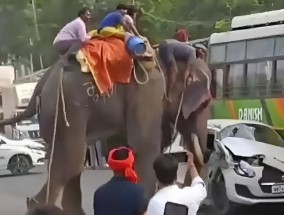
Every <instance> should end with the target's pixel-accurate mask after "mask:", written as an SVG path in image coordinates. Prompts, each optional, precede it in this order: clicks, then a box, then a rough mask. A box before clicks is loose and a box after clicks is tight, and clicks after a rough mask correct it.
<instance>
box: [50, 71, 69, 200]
mask: <svg viewBox="0 0 284 215" xmlns="http://www.w3.org/2000/svg"><path fill="white" fill-rule="evenodd" d="M63 72H64V69H63V67H62V68H61V70H60V72H59V85H58V88H57V98H56V109H55V117H54V127H53V136H52V143H51V153H50V158H49V164H48V175H47V185H46V203H47V204H48V200H49V192H50V178H51V166H52V161H53V156H54V145H55V138H56V131H57V120H58V112H59V99H60V95H61V98H62V105H63V114H64V119H65V123H66V126H68V127H69V126H70V125H69V123H68V121H67V118H66V111H65V102H64V94H63Z"/></svg>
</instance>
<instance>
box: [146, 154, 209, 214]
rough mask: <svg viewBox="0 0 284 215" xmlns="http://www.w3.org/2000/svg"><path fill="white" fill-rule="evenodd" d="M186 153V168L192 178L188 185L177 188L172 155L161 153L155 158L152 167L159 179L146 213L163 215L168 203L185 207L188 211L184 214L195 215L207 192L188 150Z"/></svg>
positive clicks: (174, 163) (175, 165) (176, 166)
mask: <svg viewBox="0 0 284 215" xmlns="http://www.w3.org/2000/svg"><path fill="white" fill-rule="evenodd" d="M187 155H188V160H187V165H188V170H189V172H190V175H191V178H192V179H193V180H192V183H191V186H190V187H184V188H179V187H178V185H177V184H176V183H175V182H176V179H177V170H178V162H177V160H176V159H175V158H174V157H173V156H172V155H170V154H162V155H160V156H159V157H158V158H157V159H156V160H155V162H154V164H153V167H154V170H155V174H156V177H157V179H158V181H159V190H158V192H157V193H156V194H155V195H154V196H153V197H152V199H151V200H150V202H149V205H148V208H147V215H164V214H165V206H166V204H169V203H170V204H171V203H173V204H175V205H181V206H184V207H185V208H186V207H187V210H186V211H188V212H187V214H185V215H196V213H197V211H198V209H199V206H200V203H201V202H202V201H203V200H204V199H205V198H206V196H207V192H206V187H205V183H204V181H203V180H202V179H201V178H200V176H199V174H198V172H197V170H196V167H195V165H194V162H193V155H192V154H191V153H190V152H188V153H187ZM182 215H183V214H182Z"/></svg>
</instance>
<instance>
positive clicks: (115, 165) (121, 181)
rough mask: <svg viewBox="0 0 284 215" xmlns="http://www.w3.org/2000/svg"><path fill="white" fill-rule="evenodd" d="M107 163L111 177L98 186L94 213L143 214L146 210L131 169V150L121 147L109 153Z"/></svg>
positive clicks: (136, 179)
mask: <svg viewBox="0 0 284 215" xmlns="http://www.w3.org/2000/svg"><path fill="white" fill-rule="evenodd" d="M108 164H109V166H110V168H111V169H112V170H113V172H114V176H113V178H112V179H111V180H110V181H109V182H107V183H106V184H104V185H102V186H101V187H100V188H98V189H97V190H96V192H95V195H94V205H93V206H94V214H95V215H143V214H145V212H146V210H147V205H148V204H147V200H146V199H145V198H144V189H143V188H142V187H141V186H140V185H138V184H137V181H138V178H137V175H136V173H135V171H134V170H133V164H134V155H133V152H132V150H130V149H128V148H126V147H121V148H117V149H114V150H112V151H111V152H110V154H109V159H108Z"/></svg>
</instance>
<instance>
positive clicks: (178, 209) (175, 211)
mask: <svg viewBox="0 0 284 215" xmlns="http://www.w3.org/2000/svg"><path fill="white" fill-rule="evenodd" d="M164 215H188V207H187V206H185V205H180V204H177V203H173V202H167V203H166V206H165V210H164Z"/></svg>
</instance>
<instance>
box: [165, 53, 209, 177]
mask: <svg viewBox="0 0 284 215" xmlns="http://www.w3.org/2000/svg"><path fill="white" fill-rule="evenodd" d="M196 52H197V53H196V54H197V57H198V58H197V59H196V60H194V61H193V62H192V63H191V66H190V68H191V71H192V72H193V76H194V79H195V80H194V81H193V82H191V83H190V84H187V86H186V87H185V86H184V83H183V80H184V72H183V71H185V64H182V63H180V62H179V63H178V71H179V72H178V73H179V74H178V76H179V77H178V79H179V80H177V83H176V85H175V88H174V90H173V91H174V94H175V95H174V96H173V98H174V99H173V101H172V103H168V102H164V112H163V119H162V144H161V150H163V149H164V148H166V147H169V146H170V145H171V143H172V136H173V132H174V131H173V125H175V126H176V128H175V129H176V131H178V132H179V133H180V134H181V135H182V137H183V143H184V146H185V147H187V148H188V149H189V150H190V151H192V152H193V154H194V157H195V158H196V159H195V164H196V167H197V170H198V172H200V171H201V169H202V167H203V165H204V163H207V161H208V159H209V157H210V154H211V150H210V149H208V148H207V120H208V119H209V118H210V101H211V94H210V84H211V79H212V74H211V71H210V69H209V68H208V66H207V53H206V51H205V50H201V49H200V48H197V49H196ZM182 94H183V101H182V103H181V95H182ZM180 103H181V104H182V105H181V107H180V112H181V113H180V114H179V115H178V108H179V105H180ZM182 115H183V116H182Z"/></svg>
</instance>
